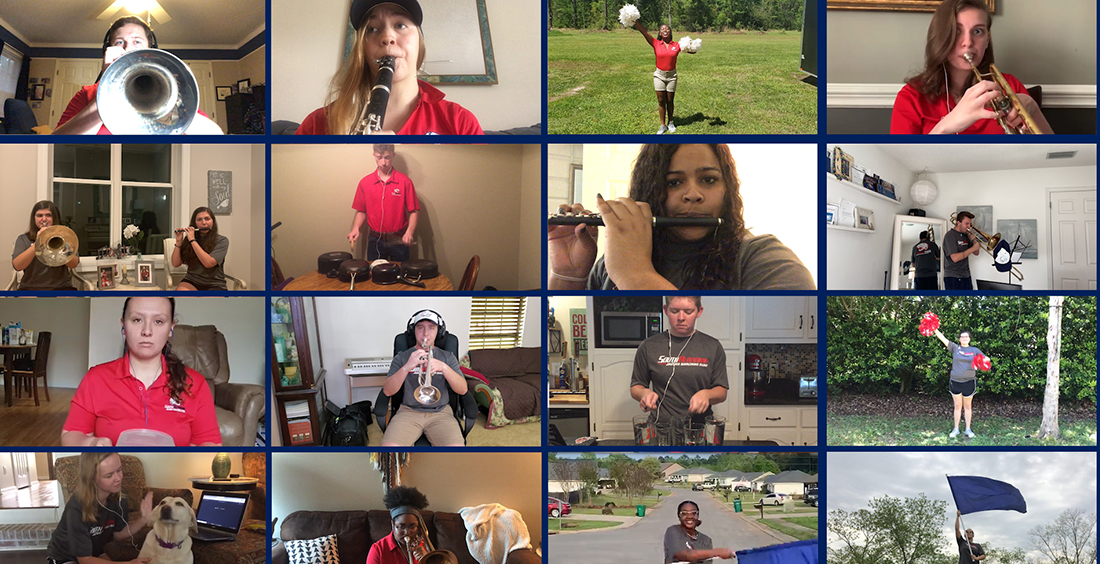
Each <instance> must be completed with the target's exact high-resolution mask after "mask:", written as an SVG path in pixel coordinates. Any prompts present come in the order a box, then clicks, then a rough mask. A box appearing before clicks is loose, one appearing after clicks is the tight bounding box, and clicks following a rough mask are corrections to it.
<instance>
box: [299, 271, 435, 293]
mask: <svg viewBox="0 0 1100 564" xmlns="http://www.w3.org/2000/svg"><path fill="white" fill-rule="evenodd" d="M421 282H423V283H424V285H425V286H427V288H417V287H416V286H409V285H408V284H402V283H400V282H398V283H396V284H387V285H385V286H383V285H381V284H375V283H374V281H373V280H364V281H359V280H356V281H355V291H356V292H370V291H379V290H381V291H389V292H402V291H406V290H415V291H423V290H427V291H429V292H450V291H452V290H454V289H455V287H454V285H453V284H451V279H450V278H447V277H446V276H444V275H442V274H440V275H439V276H436V277H435V278H432V279H429V280H422V281H421ZM283 289H284V290H286V291H288V292H314V291H330V292H334V291H335V292H346V291H348V290H350V289H351V283H349V282H341V281H340V279H339V278H329V277H327V276H325V275H324V274H321V273H320V272H317V271H316V270H314V271H312V272H310V273H309V274H306V275H304V276H298V277H296V278H295V279H294V280H291V281H290V283H289V284H287V285H286V286H284V287H283Z"/></svg>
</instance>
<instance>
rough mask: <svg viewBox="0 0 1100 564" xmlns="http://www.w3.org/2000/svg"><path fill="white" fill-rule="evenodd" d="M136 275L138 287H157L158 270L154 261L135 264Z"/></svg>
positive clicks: (141, 261)
mask: <svg viewBox="0 0 1100 564" xmlns="http://www.w3.org/2000/svg"><path fill="white" fill-rule="evenodd" d="M134 273H135V274H136V275H137V276H136V282H135V283H134V285H136V286H156V270H155V269H154V268H153V261H151V260H139V261H137V262H135V263H134Z"/></svg>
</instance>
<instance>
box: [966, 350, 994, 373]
mask: <svg viewBox="0 0 1100 564" xmlns="http://www.w3.org/2000/svg"><path fill="white" fill-rule="evenodd" d="M970 367H971V368H973V369H974V370H981V371H982V372H988V371H989V369H990V368H992V367H993V363H992V362H990V361H989V357H987V356H985V355H984V354H976V355H974V360H971V361H970Z"/></svg>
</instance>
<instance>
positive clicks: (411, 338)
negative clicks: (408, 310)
mask: <svg viewBox="0 0 1100 564" xmlns="http://www.w3.org/2000/svg"><path fill="white" fill-rule="evenodd" d="M424 320H428V321H431V322H433V323H435V324H436V325H437V326H438V327H439V332H437V333H436V334H435V343H434V344H435V345H436V346H439V345H441V344H442V343H443V341H444V339H446V338H447V322H446V321H443V316H442V315H439V313H437V312H435V311H434V310H430V309H422V310H420V311H418V312H416V313H414V314H412V317H410V318H409V322H408V323H407V324H405V340H406V341H407V342H409V343H412V344H413V345H414V346H415V345H416V324H417V323H419V322H421V321H424Z"/></svg>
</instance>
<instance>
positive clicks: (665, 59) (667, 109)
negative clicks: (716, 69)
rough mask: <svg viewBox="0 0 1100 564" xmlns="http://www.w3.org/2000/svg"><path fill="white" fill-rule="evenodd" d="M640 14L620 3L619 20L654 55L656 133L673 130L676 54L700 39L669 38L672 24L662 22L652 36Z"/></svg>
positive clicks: (696, 48) (696, 47) (696, 44)
mask: <svg viewBox="0 0 1100 564" xmlns="http://www.w3.org/2000/svg"><path fill="white" fill-rule="evenodd" d="M639 18H641V14H640V13H639V12H638V8H636V7H635V6H633V5H631V4H627V5H626V6H623V7H622V9H621V10H619V22H620V23H622V24H623V26H625V27H633V28H634V29H636V30H638V31H639V32H640V33H641V34H642V37H644V38H645V42H646V45H649V46H650V47H652V48H653V54H654V55H655V56H656V58H657V70H655V71H653V88H654V90H656V91H657V116H658V118H659V119H660V121H661V127H660V128H658V129H657V135H661V134H663V133H666V132H667V133H675V132H676V126H675V125H674V124H673V123H672V113H673V109H674V107H675V106H674V101H675V98H676V57H677V55H679V54H680V51H685V52H687V53H692V54H694V53H697V52H698V51H699V46H700V45H701V44H702V43H703V40H702V39H694V40H693V39H691V38H690V37H684V38H683V39H681V40H680V41H679V42H676V41H673V40H672V28H670V27H669V26H668V25H667V24H661V26H660V27H659V28H658V29H657V37H656V38H654V37H653V36H652V35H650V34H649V31H648V30H647V29H646V28H645V26H644V25H642V22H640V21H638V20H639Z"/></svg>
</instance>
